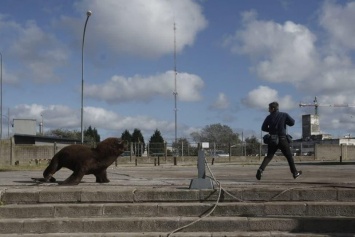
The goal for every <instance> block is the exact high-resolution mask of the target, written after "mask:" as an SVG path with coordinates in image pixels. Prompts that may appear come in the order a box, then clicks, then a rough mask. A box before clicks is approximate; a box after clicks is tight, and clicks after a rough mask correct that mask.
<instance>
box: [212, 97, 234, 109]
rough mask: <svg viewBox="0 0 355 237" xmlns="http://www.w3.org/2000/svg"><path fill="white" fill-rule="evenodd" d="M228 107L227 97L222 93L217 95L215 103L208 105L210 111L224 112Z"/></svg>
mask: <svg viewBox="0 0 355 237" xmlns="http://www.w3.org/2000/svg"><path fill="white" fill-rule="evenodd" d="M228 107H229V101H228V98H227V96H226V95H225V94H224V93H219V94H218V98H217V99H216V101H215V102H214V103H213V104H212V105H210V108H211V109H218V110H224V109H227V108H228Z"/></svg>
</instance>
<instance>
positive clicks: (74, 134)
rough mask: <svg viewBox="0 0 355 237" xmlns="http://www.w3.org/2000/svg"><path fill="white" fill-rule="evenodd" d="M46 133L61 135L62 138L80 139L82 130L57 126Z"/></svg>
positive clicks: (49, 135) (51, 135)
mask: <svg viewBox="0 0 355 237" xmlns="http://www.w3.org/2000/svg"><path fill="white" fill-rule="evenodd" d="M45 135H46V136H48V137H60V138H67V139H77V140H80V132H78V131H76V130H73V131H71V130H68V129H61V128H57V129H53V130H50V131H47V132H46V133H45Z"/></svg>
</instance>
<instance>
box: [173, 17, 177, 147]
mask: <svg viewBox="0 0 355 237" xmlns="http://www.w3.org/2000/svg"><path fill="white" fill-rule="evenodd" d="M176 75H177V71H176V26H175V22H174V82H175V87H174V92H173V94H174V100H175V108H174V112H175V145H176V144H177V104H176V103H177V102H176V100H177V94H178V93H177V89H176Z"/></svg>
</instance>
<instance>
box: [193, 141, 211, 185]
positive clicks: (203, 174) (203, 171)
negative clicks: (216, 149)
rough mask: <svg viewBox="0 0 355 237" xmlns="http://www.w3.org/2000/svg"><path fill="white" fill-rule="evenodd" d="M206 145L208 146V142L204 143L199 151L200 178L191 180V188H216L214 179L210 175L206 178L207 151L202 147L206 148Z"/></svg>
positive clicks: (198, 168)
mask: <svg viewBox="0 0 355 237" xmlns="http://www.w3.org/2000/svg"><path fill="white" fill-rule="evenodd" d="M206 146H208V144H202V145H201V148H200V150H199V151H198V160H197V171H198V176H197V177H198V178H197V179H192V180H191V182H190V187H189V189H214V187H213V184H212V180H211V179H210V178H208V177H207V178H206V167H205V151H204V150H203V149H202V148H206ZM207 148H208V147H207Z"/></svg>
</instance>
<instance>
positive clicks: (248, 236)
mask: <svg viewBox="0 0 355 237" xmlns="http://www.w3.org/2000/svg"><path fill="white" fill-rule="evenodd" d="M168 234H169V233H164V232H150V233H146V232H133V233H117V232H116V233H104V234H103V233H101V234H100V233H45V234H0V237H166V236H168ZM169 236H170V237H354V235H353V234H344V233H332V234H320V233H288V232H281V231H260V232H249V231H248V232H239V231H234V232H177V233H172V234H170V235H169Z"/></svg>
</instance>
